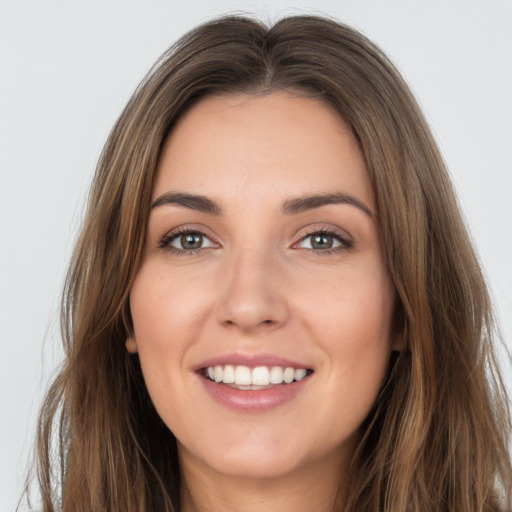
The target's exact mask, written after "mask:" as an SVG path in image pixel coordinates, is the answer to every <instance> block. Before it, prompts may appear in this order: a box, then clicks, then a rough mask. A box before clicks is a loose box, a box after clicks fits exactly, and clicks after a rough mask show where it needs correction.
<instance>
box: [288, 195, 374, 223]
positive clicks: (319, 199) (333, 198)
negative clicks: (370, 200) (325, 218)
mask: <svg viewBox="0 0 512 512" xmlns="http://www.w3.org/2000/svg"><path fill="white" fill-rule="evenodd" d="M329 204H348V205H351V206H355V207H356V208H359V209H360V210H362V211H363V212H364V213H366V215H368V216H369V217H370V218H372V217H373V214H372V212H371V210H370V208H368V207H367V206H366V205H365V204H364V203H363V202H362V201H360V200H359V199H356V198H355V197H354V196H351V195H350V194H345V193H343V192H336V193H333V194H313V195H309V196H301V197H296V198H292V199H287V200H286V201H285V202H284V203H283V206H282V208H281V211H282V213H284V214H285V215H293V214H296V213H302V212H305V211H306V210H312V209H314V208H320V207H321V206H326V205H329Z"/></svg>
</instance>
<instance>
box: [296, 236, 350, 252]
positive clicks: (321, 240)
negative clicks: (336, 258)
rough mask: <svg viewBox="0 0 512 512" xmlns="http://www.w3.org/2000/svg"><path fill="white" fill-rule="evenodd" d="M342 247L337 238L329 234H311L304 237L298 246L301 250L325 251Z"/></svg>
mask: <svg viewBox="0 0 512 512" xmlns="http://www.w3.org/2000/svg"><path fill="white" fill-rule="evenodd" d="M342 245H343V243H342V241H341V240H340V239H339V237H337V236H335V235H331V234H329V233H313V234H311V235H308V236H306V237H304V238H303V239H302V240H301V241H300V242H299V244H298V246H299V247H300V248H301V249H314V250H320V251H322V250H323V251H325V250H328V249H335V248H336V247H341V246H342Z"/></svg>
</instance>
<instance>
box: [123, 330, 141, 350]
mask: <svg viewBox="0 0 512 512" xmlns="http://www.w3.org/2000/svg"><path fill="white" fill-rule="evenodd" d="M125 347H126V350H128V352H130V354H136V353H137V352H138V348H137V341H136V340H135V336H134V335H133V334H130V336H128V338H127V339H126V342H125Z"/></svg>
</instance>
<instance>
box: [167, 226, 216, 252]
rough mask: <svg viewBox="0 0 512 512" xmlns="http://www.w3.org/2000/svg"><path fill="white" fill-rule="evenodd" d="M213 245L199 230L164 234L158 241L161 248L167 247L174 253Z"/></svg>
mask: <svg viewBox="0 0 512 512" xmlns="http://www.w3.org/2000/svg"><path fill="white" fill-rule="evenodd" d="M213 245H214V244H213V242H212V241H211V240H210V239H209V238H208V237H207V236H206V235H205V234H203V233H201V232H199V231H185V232H180V233H174V234H173V233H171V234H169V235H165V236H164V237H163V238H162V241H161V242H160V247H161V248H167V249H168V250H171V251H173V252H176V253H187V252H188V253H190V252H197V251H200V250H202V249H206V248H208V247H212V246H213Z"/></svg>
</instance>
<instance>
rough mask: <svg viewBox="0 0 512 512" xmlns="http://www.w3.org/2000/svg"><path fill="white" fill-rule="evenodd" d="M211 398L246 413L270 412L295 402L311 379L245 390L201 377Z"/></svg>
mask: <svg viewBox="0 0 512 512" xmlns="http://www.w3.org/2000/svg"><path fill="white" fill-rule="evenodd" d="M199 378H200V379H201V382H202V384H203V386H204V387H205V389H206V391H207V392H208V393H209V394H210V396H211V397H212V398H213V399H214V400H216V401H217V402H218V403H220V404H221V405H224V406H226V407H228V408H230V409H234V410H237V411H244V412H261V411H268V410H269V409H274V408H275V407H279V406H281V405H284V404H285V403H287V402H289V401H291V400H293V399H294V398H295V397H296V396H297V394H299V393H300V392H301V391H302V390H303V389H304V386H306V385H307V382H308V380H309V379H310V377H306V378H305V379H302V380H300V381H298V382H293V383H291V384H279V385H276V386H274V387H272V388H269V389H257V390H245V389H236V388H231V387H229V386H225V385H224V384H219V383H217V382H213V381H211V380H208V379H205V378H204V377H202V376H199Z"/></svg>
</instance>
